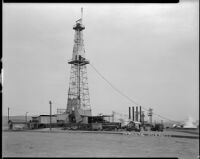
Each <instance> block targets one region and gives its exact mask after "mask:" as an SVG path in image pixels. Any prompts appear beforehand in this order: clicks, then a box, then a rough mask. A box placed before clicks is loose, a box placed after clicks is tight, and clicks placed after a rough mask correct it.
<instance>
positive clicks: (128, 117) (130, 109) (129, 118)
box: [128, 107, 131, 119]
mask: <svg viewBox="0 0 200 159" xmlns="http://www.w3.org/2000/svg"><path fill="white" fill-rule="evenodd" d="M128 118H129V119H131V107H129V116H128Z"/></svg>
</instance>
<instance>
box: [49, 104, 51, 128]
mask: <svg viewBox="0 0 200 159" xmlns="http://www.w3.org/2000/svg"><path fill="white" fill-rule="evenodd" d="M49 104H50V125H49V127H50V130H51V101H49Z"/></svg>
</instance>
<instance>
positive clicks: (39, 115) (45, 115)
mask: <svg viewBox="0 0 200 159" xmlns="http://www.w3.org/2000/svg"><path fill="white" fill-rule="evenodd" d="M40 116H48V117H50V115H39V117H40ZM51 116H52V117H56V115H51Z"/></svg>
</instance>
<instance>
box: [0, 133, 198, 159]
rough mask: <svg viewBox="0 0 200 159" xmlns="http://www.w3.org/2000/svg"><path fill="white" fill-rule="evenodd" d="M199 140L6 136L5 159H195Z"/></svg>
mask: <svg viewBox="0 0 200 159" xmlns="http://www.w3.org/2000/svg"><path fill="white" fill-rule="evenodd" d="M198 143H199V140H198V139H186V138H171V137H161V136H130V135H117V134H92V133H90V134H87V133H47V132H45V133H42V132H24V131H22V132H20V131H18V132H3V157H179V158H182V159H183V158H184V159H187V158H188V159H189V158H190V159H196V158H197V156H198V155H199V153H198V148H199V144H198Z"/></svg>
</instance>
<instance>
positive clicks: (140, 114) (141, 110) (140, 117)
mask: <svg viewBox="0 0 200 159" xmlns="http://www.w3.org/2000/svg"><path fill="white" fill-rule="evenodd" d="M141 116H142V107H141V106H140V122H142V118H141Z"/></svg>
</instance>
